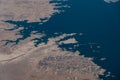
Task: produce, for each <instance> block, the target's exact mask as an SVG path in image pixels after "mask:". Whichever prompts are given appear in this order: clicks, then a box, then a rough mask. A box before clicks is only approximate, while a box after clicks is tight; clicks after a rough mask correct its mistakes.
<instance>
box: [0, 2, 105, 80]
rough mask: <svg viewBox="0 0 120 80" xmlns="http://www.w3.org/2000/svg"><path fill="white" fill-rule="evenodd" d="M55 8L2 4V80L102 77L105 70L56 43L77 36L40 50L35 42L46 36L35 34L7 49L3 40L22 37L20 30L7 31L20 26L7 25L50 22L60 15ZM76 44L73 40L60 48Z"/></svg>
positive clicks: (45, 4)
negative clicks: (17, 22) (24, 21)
mask: <svg viewBox="0 0 120 80" xmlns="http://www.w3.org/2000/svg"><path fill="white" fill-rule="evenodd" d="M54 8H55V6H53V5H52V4H50V3H49V0H0V80H99V78H98V76H99V75H100V74H103V73H104V71H105V70H104V69H101V68H100V67H99V66H98V65H96V64H95V63H94V62H93V61H92V59H91V58H87V57H84V56H82V55H79V54H80V53H79V52H75V53H73V52H70V51H63V50H61V49H60V48H59V47H58V46H59V45H58V44H57V43H56V41H59V40H60V39H62V38H64V37H66V36H72V35H75V33H73V34H63V35H60V36H58V37H55V38H49V41H48V42H47V44H44V43H41V44H39V46H38V47H35V46H34V42H33V41H31V39H33V38H36V37H41V36H44V34H40V35H38V34H37V35H33V34H32V35H31V37H29V38H27V39H25V40H23V41H21V42H20V43H18V44H17V45H14V44H13V43H10V44H8V45H4V44H5V42H4V41H3V40H15V39H17V38H20V37H21V36H20V35H16V34H17V33H18V30H20V29H17V30H14V31H6V30H5V29H8V28H12V27H13V26H16V25H11V24H8V23H5V22H3V21H7V20H14V21H23V20H29V22H37V21H40V20H39V18H46V17H47V18H50V17H51V16H52V15H53V13H55V12H58V11H57V10H54ZM76 42H77V41H76V40H75V39H74V38H73V39H68V40H66V41H62V42H59V44H61V43H65V44H69V43H76Z"/></svg>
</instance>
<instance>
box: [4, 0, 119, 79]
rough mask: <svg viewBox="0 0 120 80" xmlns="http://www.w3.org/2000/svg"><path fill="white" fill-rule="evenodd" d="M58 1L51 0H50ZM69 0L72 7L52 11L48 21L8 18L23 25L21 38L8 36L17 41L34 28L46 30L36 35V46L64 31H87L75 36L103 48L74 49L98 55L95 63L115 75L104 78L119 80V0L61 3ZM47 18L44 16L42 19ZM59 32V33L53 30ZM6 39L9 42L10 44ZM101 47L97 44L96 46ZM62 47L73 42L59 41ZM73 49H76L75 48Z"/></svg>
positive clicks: (74, 0) (87, 54) (38, 30)
mask: <svg viewBox="0 0 120 80" xmlns="http://www.w3.org/2000/svg"><path fill="white" fill-rule="evenodd" d="M54 2H56V1H55V0H54V1H51V3H54ZM64 4H68V5H70V6H71V8H59V9H64V10H65V11H66V12H64V13H61V14H56V15H53V16H52V18H50V20H49V21H48V22H45V23H43V24H42V25H40V23H41V22H34V23H28V22H27V20H25V21H12V20H10V21H6V22H8V23H11V24H16V26H15V27H14V28H13V29H10V30H14V29H17V28H19V27H24V29H23V30H20V31H19V34H20V35H22V36H23V37H22V38H18V39H17V40H16V41H11V40H7V43H9V42H16V44H17V43H18V42H19V41H20V40H24V39H26V38H27V37H30V34H31V32H32V31H37V33H39V32H40V33H45V34H46V36H45V37H43V39H42V40H41V39H39V38H35V39H34V40H37V41H36V43H35V46H37V44H39V43H41V42H47V39H48V38H49V37H53V36H54V37H55V36H58V35H60V34H62V33H74V32H75V33H81V32H82V33H84V35H83V36H74V37H75V38H76V39H77V40H78V41H79V43H85V44H88V43H93V42H95V43H97V44H94V45H92V46H93V49H94V50H96V51H100V52H92V50H93V49H90V47H89V45H87V46H79V47H76V48H75V49H74V50H79V51H80V52H81V54H84V55H85V56H88V57H95V60H94V61H95V63H97V64H98V65H100V66H102V67H103V68H105V69H107V71H110V72H112V74H113V75H115V76H116V77H115V78H105V80H119V79H120V77H119V74H120V72H119V68H120V62H119V60H120V31H119V30H120V9H119V8H120V2H118V3H114V4H107V3H105V2H104V1H103V0H69V1H68V2H63V4H62V5H64ZM43 20H44V19H43ZM55 32H58V33H60V34H54V33H55ZM7 43H6V44H7ZM98 45H99V46H101V48H99V49H98V48H96V46H98ZM60 47H66V48H68V47H72V44H71V45H60ZM74 50H73V51H74ZM101 57H106V58H107V60H106V61H100V60H99V59H100V58H101Z"/></svg>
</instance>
